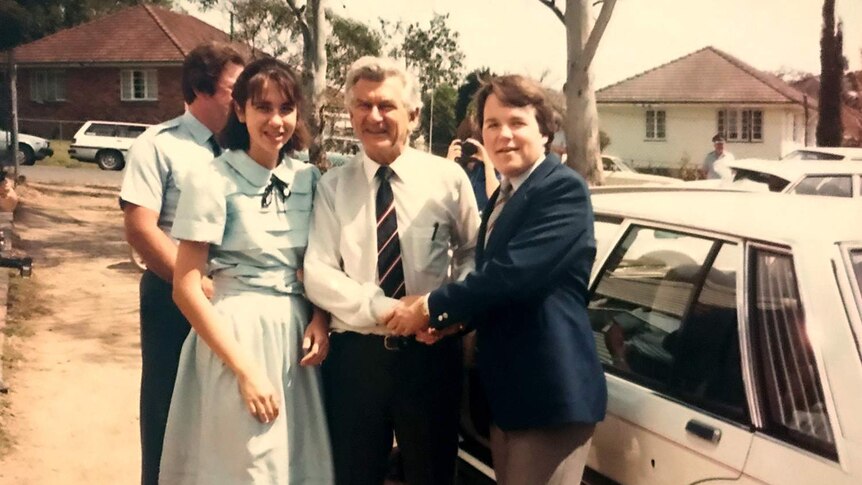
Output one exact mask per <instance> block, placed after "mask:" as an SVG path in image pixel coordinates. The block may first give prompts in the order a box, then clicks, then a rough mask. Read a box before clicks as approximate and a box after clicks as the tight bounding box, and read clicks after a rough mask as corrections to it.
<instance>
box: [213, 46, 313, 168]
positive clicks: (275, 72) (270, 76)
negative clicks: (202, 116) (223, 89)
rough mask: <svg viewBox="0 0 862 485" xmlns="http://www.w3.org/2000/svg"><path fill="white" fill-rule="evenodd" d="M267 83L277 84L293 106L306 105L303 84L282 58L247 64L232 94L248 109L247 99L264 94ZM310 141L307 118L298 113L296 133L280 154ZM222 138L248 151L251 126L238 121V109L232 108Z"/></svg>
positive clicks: (227, 144)
mask: <svg viewBox="0 0 862 485" xmlns="http://www.w3.org/2000/svg"><path fill="white" fill-rule="evenodd" d="M267 83H275V85H276V86H278V88H279V89H280V90H281V93H282V94H283V95H284V97H285V98H286V99H287V100H288V102H290V103H291V105H292V106H293V108H294V109H296V110H299V109H300V108H301V107H302V106H304V105H305V104H304V103H305V98H304V96H303V94H302V86H301V84H300V80H299V76H298V75H297V74H296V71H294V70H293V68H291V67H290V66H289V65H287V64H285V63H284V62H282V61H279V60H277V59H274V58H272V57H263V58H260V59H257V60H256V61H253V62H252V63H251V64H249V65H248V66H246V68H245V69H244V70H243V71H242V74H240V75H239V77H238V78H237V79H236V84H234V87H233V94H232V97H233V102H234V103H235V107H238V108H239V109H241V110H244V109H246V102H247V101H252V102H253V101H255V100H257V99H259V98H260V97H261V96H262V95H263V90H264V88H265V86H266V84H267ZM310 140H311V136H310V135H309V131H308V126H307V125H306V124H305V118H304V117H303V116H302V113H300V112H298V113H297V116H296V127H295V128H294V130H293V135H292V136H291V137H290V140H288V141H287V143H285V144H284V147H282V149H281V154H282V155H286V154H289V153H292V152H293V151H295V150H303V149H305V148H306V147H308V143H309V141H310ZM219 141H220V142H221V144H222V146H224V147H225V148H230V149H232V150H248V148H249V143H250V139H249V135H248V127H247V126H246V125H245V123H243V122H241V121H240V120H239V117H238V116H237V114H236V110H235V109H232V110H231V112H230V115H229V116H228V119H227V125H225V127H224V129H223V130H222V131H221V133H220V134H219Z"/></svg>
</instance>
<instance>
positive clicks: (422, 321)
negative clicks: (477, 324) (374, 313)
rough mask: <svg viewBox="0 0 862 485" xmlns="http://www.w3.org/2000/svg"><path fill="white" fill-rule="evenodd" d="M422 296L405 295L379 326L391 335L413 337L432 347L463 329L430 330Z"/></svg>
mask: <svg viewBox="0 0 862 485" xmlns="http://www.w3.org/2000/svg"><path fill="white" fill-rule="evenodd" d="M424 300H425V296H424V295H407V296H405V297H403V298H401V300H400V301H399V302H398V303H397V304H395V306H394V307H393V308H392V309H390V310H389V311H388V312H386V314H384V315H383V317H382V319H381V322H380V323H381V324H383V325H386V327H387V328H388V329H389V330H391V331H392V334H393V335H399V336H404V337H407V336H411V335H412V336H414V337H415V338H416V340H417V341H419V342H421V343H423V344H426V345H433V344H435V343H437V342H438V341H440V339H442V338H444V337H448V336H449V335H453V334H456V333H458V332H460V331H461V330H463V329H464V325H458V324H455V325H450V326H448V327H446V328H444V329H442V330H437V329H436V328H431V327H430V326H429V325H428V324H429V317H428V315H427V314H426V313H425V310H424V306H425V301H424Z"/></svg>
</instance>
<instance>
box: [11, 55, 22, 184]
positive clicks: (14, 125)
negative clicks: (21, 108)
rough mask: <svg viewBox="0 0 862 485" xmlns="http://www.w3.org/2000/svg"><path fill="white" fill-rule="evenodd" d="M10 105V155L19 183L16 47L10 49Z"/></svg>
mask: <svg viewBox="0 0 862 485" xmlns="http://www.w3.org/2000/svg"><path fill="white" fill-rule="evenodd" d="M8 67H9V106H10V107H11V111H12V113H11V119H10V126H9V133H10V135H11V137H12V139H11V140H9V142H10V143H11V146H10V147H9V155H10V156H11V157H12V162H14V164H15V165H14V166H13V167H14V176H13V178H12V180H13V181H14V182H13V183H18V170H19V168H20V167H19V163H18V65H17V64H15V49H9V66H8Z"/></svg>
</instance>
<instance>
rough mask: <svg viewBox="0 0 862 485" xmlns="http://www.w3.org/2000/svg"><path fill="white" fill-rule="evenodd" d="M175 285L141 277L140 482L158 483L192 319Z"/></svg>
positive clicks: (147, 275)
mask: <svg viewBox="0 0 862 485" xmlns="http://www.w3.org/2000/svg"><path fill="white" fill-rule="evenodd" d="M172 290H173V287H172V286H171V285H170V284H169V283H167V282H166V281H164V280H163V279H161V278H159V277H158V276H156V274H155V273H153V272H151V271H146V272H144V275H143V276H142V277H141V286H140V291H141V300H140V303H141V360H142V366H141V484H142V485H158V482H159V461H160V460H161V457H162V442H163V441H164V438H165V424H166V423H167V420H168V409H169V408H170V405H171V395H172V394H173V392H174V381H176V378H177V365H178V363H179V360H180V351H181V350H182V348H183V342H184V341H185V339H186V336H187V335H188V334H189V329H190V327H189V323H188V321H187V320H186V319H185V317H184V316H183V314H182V313H181V312H180V310H179V309H178V308H177V306H176V305H175V304H174V301H173V298H172V296H171V292H172Z"/></svg>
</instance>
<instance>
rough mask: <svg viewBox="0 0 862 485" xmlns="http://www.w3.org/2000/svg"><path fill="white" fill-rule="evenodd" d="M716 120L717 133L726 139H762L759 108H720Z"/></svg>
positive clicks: (738, 140) (748, 140)
mask: <svg viewBox="0 0 862 485" xmlns="http://www.w3.org/2000/svg"><path fill="white" fill-rule="evenodd" d="M717 121H718V122H717V124H718V130H717V131H718V133H721V134H723V135H724V137H725V138H727V140H728V141H736V142H762V141H763V111H761V110H759V109H721V110H718V118H717Z"/></svg>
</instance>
